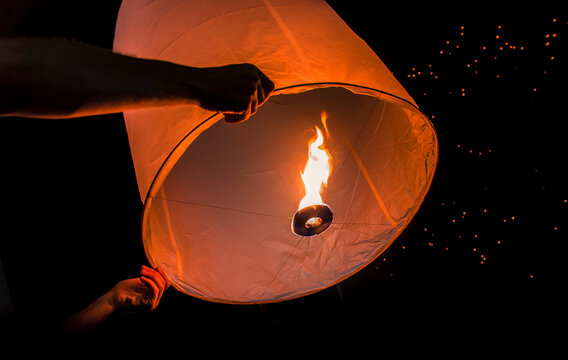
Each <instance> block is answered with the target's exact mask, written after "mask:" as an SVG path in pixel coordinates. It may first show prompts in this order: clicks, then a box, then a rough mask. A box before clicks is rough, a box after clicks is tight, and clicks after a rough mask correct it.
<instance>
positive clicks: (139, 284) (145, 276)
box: [60, 266, 170, 332]
mask: <svg viewBox="0 0 568 360" xmlns="http://www.w3.org/2000/svg"><path fill="white" fill-rule="evenodd" d="M169 286H170V284H169V281H168V279H167V277H166V276H165V274H163V273H162V272H161V271H160V270H159V269H152V268H149V267H147V266H142V269H141V271H140V277H138V278H134V279H127V280H123V281H120V282H119V283H117V284H116V285H115V286H114V287H113V288H112V289H111V290H110V291H108V292H107V293H105V294H104V295H102V296H101V297H99V298H98V299H97V300H95V301H94V302H93V303H92V304H91V305H89V306H88V307H87V308H85V309H84V310H82V311H81V312H79V313H77V314H76V315H74V316H72V317H70V318H69V319H67V320H66V321H64V322H63V324H61V326H60V328H61V330H63V331H72V332H75V331H87V330H92V329H95V328H96V327H98V326H99V325H101V324H102V323H103V322H105V320H107V319H108V318H109V317H110V316H111V315H113V314H118V313H123V312H129V311H151V310H154V309H155V308H156V307H157V306H158V304H159V302H160V299H161V298H162V295H163V293H164V291H165V290H166V289H167V288H168V287H169Z"/></svg>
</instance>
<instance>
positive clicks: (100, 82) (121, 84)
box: [0, 38, 197, 118]
mask: <svg viewBox="0 0 568 360" xmlns="http://www.w3.org/2000/svg"><path fill="white" fill-rule="evenodd" d="M192 71H197V69H193V68H190V67H184V66H180V65H176V64H172V63H167V62H163V61H157V60H147V59H139V58H134V57H130V56H124V55H120V54H117V53H113V52H111V51H108V50H106V49H102V48H98V47H94V46H91V45H87V44H84V43H80V42H75V41H68V40H63V39H37V38H17V39H3V40H2V39H0V116H1V115H4V116H29V117H39V118H67V117H78V116H86V115H97V114H104V113H113V112H121V111H125V110H129V109H136V108H142V107H151V106H162V105H176V104H192V103H195V102H196V101H195V96H194V95H193V94H192V93H191V92H192V89H191V86H189V84H186V86H184V88H183V89H180V88H179V87H180V84H178V83H177V81H178V80H179V79H183V78H191V77H192V75H194V74H191V72H192Z"/></svg>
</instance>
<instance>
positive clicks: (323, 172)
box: [298, 112, 331, 209]
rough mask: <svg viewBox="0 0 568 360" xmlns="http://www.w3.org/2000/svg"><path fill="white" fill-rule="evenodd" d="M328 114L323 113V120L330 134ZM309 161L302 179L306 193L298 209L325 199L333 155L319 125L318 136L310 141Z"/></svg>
mask: <svg viewBox="0 0 568 360" xmlns="http://www.w3.org/2000/svg"><path fill="white" fill-rule="evenodd" d="M326 119H327V116H326V114H325V112H324V113H322V122H323V124H324V127H325V131H326V133H327V134H328V135H329V132H328V129H327V124H326ZM308 149H309V151H308V162H307V163H306V167H305V168H304V172H302V173H301V176H302V181H303V182H304V187H305V189H306V195H305V196H304V198H303V199H302V200H301V201H300V206H299V208H298V209H302V208H305V207H306V206H310V205H322V204H323V200H322V197H321V193H322V191H323V189H324V188H325V187H326V186H327V179H328V178H329V174H330V173H331V155H330V153H329V151H328V150H327V149H326V148H325V147H324V140H323V134H322V132H321V130H320V128H319V127H317V126H316V136H315V137H313V138H312V139H310V141H309V142H308Z"/></svg>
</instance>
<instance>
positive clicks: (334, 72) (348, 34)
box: [114, 0, 438, 304]
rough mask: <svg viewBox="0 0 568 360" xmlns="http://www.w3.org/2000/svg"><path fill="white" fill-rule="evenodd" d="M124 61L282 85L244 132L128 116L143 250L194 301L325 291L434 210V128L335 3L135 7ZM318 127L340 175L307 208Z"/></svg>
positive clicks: (130, 2)
mask: <svg viewBox="0 0 568 360" xmlns="http://www.w3.org/2000/svg"><path fill="white" fill-rule="evenodd" d="M114 49H115V51H117V52H121V53H124V54H128V55H134V56H139V57H146V58H155V59H160V60H166V61H171V62H175V63H180V64H184V65H189V66H194V67H211V66H221V65H227V64H233V63H245V62H247V63H253V64H255V65H256V66H258V68H260V69H261V70H262V71H263V72H264V73H265V74H267V75H268V76H269V77H270V79H271V80H272V81H273V82H274V83H275V85H276V90H275V92H274V95H273V96H272V97H271V98H270V99H269V100H268V101H267V102H266V103H265V104H264V105H263V106H262V107H261V108H260V109H259V111H258V112H257V113H256V114H255V115H254V116H252V117H251V118H250V119H249V120H247V121H246V122H244V123H242V124H237V125H231V124H227V123H225V122H224V121H220V120H222V118H223V115H222V114H219V113H213V112H209V111H206V110H204V109H202V108H199V107H197V106H176V107H164V108H151V109H143V110H134V111H128V112H125V114H124V117H125V122H126V128H127V131H128V138H129V143H130V149H131V153H132V159H133V162H134V167H135V170H136V177H137V182H138V188H139V191H140V196H141V199H142V201H143V203H144V210H143V217H142V240H143V245H144V249H145V251H146V254H147V257H148V259H149V262H150V263H151V265H153V266H160V268H161V269H163V270H164V271H165V272H166V273H167V275H168V277H169V279H170V281H171V283H172V285H173V286H174V287H175V288H176V289H177V290H179V291H182V292H184V293H186V294H189V295H191V296H195V297H198V298H201V299H205V300H209V301H215V302H224V303H242V304H246V303H265V302H275V301H282V300H287V299H292V298H296V297H299V296H303V295H307V294H310V293H313V292H316V291H319V290H321V289H324V288H326V287H328V286H331V285H333V284H335V283H337V282H339V281H341V280H343V279H345V278H347V277H348V276H350V275H353V274H354V273H356V272H357V271H358V270H360V269H362V268H363V267H365V266H366V265H367V264H369V263H371V262H372V261H373V260H374V259H375V258H377V257H378V256H379V255H380V254H381V253H382V252H383V251H384V250H385V249H386V248H387V247H388V246H389V245H390V244H391V243H392V242H393V241H394V240H395V239H396V238H397V236H398V235H399V234H400V233H401V232H402V231H403V230H404V229H405V227H406V226H407V224H408V223H409V222H410V221H411V219H412V217H413V216H414V214H415V213H416V212H417V210H418V208H419V207H420V205H421V204H422V201H423V200H424V197H425V195H426V193H427V191H428V189H429V187H430V183H431V181H432V178H433V175H434V171H435V168H436V164H437V159H438V145H437V138H436V134H435V131H434V128H433V126H432V124H431V123H430V121H429V120H428V119H427V117H426V116H425V115H423V114H422V113H421V112H420V111H419V109H418V107H417V106H416V104H415V103H414V101H413V100H412V98H411V97H410V96H409V95H408V93H407V92H406V91H405V90H404V88H403V87H402V86H401V85H400V84H399V83H398V81H397V80H396V79H395V78H394V77H393V75H392V74H391V72H390V71H389V70H388V69H387V68H386V67H385V65H384V64H383V63H382V62H381V60H380V59H379V58H378V57H377V55H375V54H374V53H373V51H372V50H371V49H370V48H369V47H368V46H367V45H366V44H365V42H364V41H362V40H361V39H360V38H359V37H358V36H357V35H356V34H354V33H353V32H352V31H351V29H349V27H348V26H347V25H346V24H345V23H344V22H343V21H342V20H341V18H340V17H339V16H338V15H337V14H336V13H335V12H334V11H333V10H332V9H331V8H330V7H329V6H328V5H327V4H326V3H325V1H323V0H313V1H305V0H278V1H277V0H246V1H244V0H243V1H233V0H202V1H195V0H192V1H183V0H156V1H138V0H124V1H123V3H122V6H121V9H120V12H119V16H118V20H117V26H116V34H115V43H114ZM149 76H151V74H149ZM322 112H325V114H326V121H325V124H323V120H322ZM322 125H323V127H321V126H322ZM314 129H316V134H317V133H318V131H319V133H321V135H322V138H323V140H324V142H323V144H322V147H320V149H321V148H323V149H325V151H324V152H326V153H328V154H329V155H330V158H329V161H328V163H327V164H328V165H329V169H330V171H329V174H328V178H326V180H325V181H324V182H323V185H322V182H321V181H320V183H319V184H316V187H317V188H318V190H319V192H318V194H317V195H319V196H320V199H318V201H316V202H308V203H307V204H300V202H301V201H302V199H303V197H305V196H306V195H307V191H306V183H305V181H304V179H303V177H302V176H303V175H306V174H307V172H306V167H307V165H308V163H307V162H306V155H308V162H309V158H310V157H309V153H307V151H306V150H307V149H306V144H308V143H310V139H312V138H313V137H314ZM321 129H324V130H321ZM324 134H325V136H324ZM324 168H325V166H324Z"/></svg>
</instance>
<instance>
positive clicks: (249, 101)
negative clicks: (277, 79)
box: [195, 64, 274, 123]
mask: <svg viewBox="0 0 568 360" xmlns="http://www.w3.org/2000/svg"><path fill="white" fill-rule="evenodd" d="M198 70H199V73H198V76H197V81H196V83H195V89H196V92H197V93H196V97H197V101H198V102H199V105H200V106H201V107H203V108H204V109H207V110H212V111H219V112H222V113H223V114H224V115H225V121H227V122H229V123H237V122H241V121H245V120H247V119H248V118H249V117H250V116H251V115H254V114H255V113H256V111H257V109H258V107H259V106H260V105H262V104H263V103H264V102H265V101H266V100H267V99H268V97H269V96H270V94H271V93H272V91H274V83H273V82H272V81H271V80H270V79H269V78H268V77H267V76H266V75H265V74H263V73H262V71H260V70H259V69H258V68H257V67H256V66H254V65H252V64H234V65H226V66H220V67H211V68H199V69H198Z"/></svg>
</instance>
